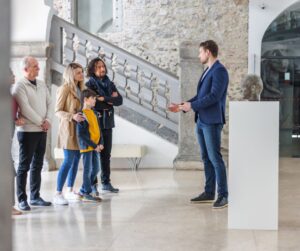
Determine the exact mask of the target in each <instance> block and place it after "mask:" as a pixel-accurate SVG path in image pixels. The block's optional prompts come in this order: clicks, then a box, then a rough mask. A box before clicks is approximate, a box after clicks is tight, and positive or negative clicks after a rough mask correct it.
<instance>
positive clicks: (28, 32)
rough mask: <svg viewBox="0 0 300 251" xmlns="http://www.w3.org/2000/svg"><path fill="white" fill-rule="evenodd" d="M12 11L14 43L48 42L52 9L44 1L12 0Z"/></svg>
mask: <svg viewBox="0 0 300 251" xmlns="http://www.w3.org/2000/svg"><path fill="white" fill-rule="evenodd" d="M48 2H51V1H48ZM49 4H52V3H49ZM11 9H12V13H11V14H12V15H11V22H12V23H11V25H12V26H11V27H12V32H11V40H12V41H13V42H25V41H31V42H33V41H46V39H47V27H48V26H47V23H48V18H49V14H50V7H49V6H47V5H46V4H45V1H44V0H26V1H24V0H12V1H11Z"/></svg>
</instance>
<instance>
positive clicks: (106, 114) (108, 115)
mask: <svg viewBox="0 0 300 251" xmlns="http://www.w3.org/2000/svg"><path fill="white" fill-rule="evenodd" d="M86 86H87V87H88V88H89V89H91V90H93V91H95V92H96V93H97V95H99V96H101V97H104V101H103V102H101V101H99V100H97V101H96V106H95V110H96V111H97V112H99V113H100V127H101V128H102V129H111V128H114V127H115V120H114V106H120V105H122V104H123V97H122V96H121V95H120V93H119V92H118V90H117V87H116V86H115V84H114V83H113V82H112V81H110V79H109V78H108V77H107V76H105V77H104V78H103V79H100V78H97V77H96V76H92V77H90V79H89V81H87V82H86ZM113 92H117V93H118V97H112V96H111V95H112V93H113ZM109 103H112V105H111V104H109Z"/></svg>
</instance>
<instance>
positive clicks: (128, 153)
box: [54, 144, 146, 170]
mask: <svg viewBox="0 0 300 251" xmlns="http://www.w3.org/2000/svg"><path fill="white" fill-rule="evenodd" d="M145 154H146V146H143V145H133V144H115V145H113V147H112V151H111V157H112V158H126V159H128V161H129V165H130V167H131V169H132V170H137V169H138V168H139V165H140V163H141V160H142V158H143V157H144V156H145ZM63 158H64V152H63V149H60V148H54V159H55V160H62V159H63Z"/></svg>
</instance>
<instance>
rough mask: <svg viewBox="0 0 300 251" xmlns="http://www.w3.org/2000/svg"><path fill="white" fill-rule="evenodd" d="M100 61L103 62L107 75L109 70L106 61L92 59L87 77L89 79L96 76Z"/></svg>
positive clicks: (87, 70)
mask: <svg viewBox="0 0 300 251" xmlns="http://www.w3.org/2000/svg"><path fill="white" fill-rule="evenodd" d="M99 61H101V62H102V63H103V64H104V67H105V72H106V73H107V68H106V64H105V62H104V60H103V59H102V58H99V57H97V58H94V59H92V60H91V61H90V62H89V64H88V66H87V69H86V76H87V77H88V78H89V77H92V76H95V66H96V64H97V63H98V62H99Z"/></svg>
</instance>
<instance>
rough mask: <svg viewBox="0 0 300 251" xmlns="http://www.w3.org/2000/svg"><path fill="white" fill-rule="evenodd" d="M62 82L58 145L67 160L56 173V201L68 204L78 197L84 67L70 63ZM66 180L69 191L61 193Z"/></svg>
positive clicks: (59, 102)
mask: <svg viewBox="0 0 300 251" xmlns="http://www.w3.org/2000/svg"><path fill="white" fill-rule="evenodd" d="M63 81H64V83H63V85H62V86H61V87H59V88H58V90H57V97H56V106H55V115H56V116H58V117H59V129H58V147H59V148H62V149H63V151H64V161H63V163H62V165H61V167H60V169H59V172H58V175H57V189H56V190H57V192H56V195H55V197H54V200H53V202H54V204H56V205H67V204H68V201H72V200H78V199H79V197H78V195H77V194H76V193H75V192H74V190H73V186H74V182H75V178H76V175H77V170H78V163H79V159H80V151H79V146H78V142H77V137H76V123H77V122H82V121H84V117H83V115H82V113H81V112H79V111H80V109H81V103H80V94H81V91H82V90H83V89H84V75H83V68H82V66H81V65H80V64H77V63H70V64H69V65H68V66H67V68H66V69H65V72H64V74H63ZM67 178H68V181H67V183H68V184H67V186H68V189H67V193H65V196H64V195H63V193H62V190H63V186H64V184H65V181H66V179H67Z"/></svg>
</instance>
